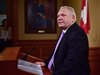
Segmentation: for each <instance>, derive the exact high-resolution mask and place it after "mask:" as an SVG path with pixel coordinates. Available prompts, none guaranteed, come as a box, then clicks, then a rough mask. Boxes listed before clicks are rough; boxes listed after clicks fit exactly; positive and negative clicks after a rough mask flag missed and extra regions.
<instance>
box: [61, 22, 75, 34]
mask: <svg viewBox="0 0 100 75" xmlns="http://www.w3.org/2000/svg"><path fill="white" fill-rule="evenodd" d="M73 24H74V23H73ZM73 24H72V25H73ZM72 25H71V26H72ZM71 26H69V27H68V28H67V29H66V30H62V31H63V32H64V33H66V31H67V30H68V29H69V28H70V27H71Z"/></svg>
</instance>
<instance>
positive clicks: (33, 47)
mask: <svg viewBox="0 0 100 75" xmlns="http://www.w3.org/2000/svg"><path fill="white" fill-rule="evenodd" d="M35 48H36V47H33V49H32V50H31V51H28V52H27V53H26V55H25V57H24V58H23V59H22V60H25V61H27V60H26V58H27V55H28V53H30V52H32V51H33V50H34V49H35Z"/></svg>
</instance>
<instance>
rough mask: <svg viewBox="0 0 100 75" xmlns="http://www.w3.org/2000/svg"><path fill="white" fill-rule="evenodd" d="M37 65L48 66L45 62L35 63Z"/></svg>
mask: <svg viewBox="0 0 100 75" xmlns="http://www.w3.org/2000/svg"><path fill="white" fill-rule="evenodd" d="M35 64H36V65H41V66H46V65H45V63H44V62H35Z"/></svg>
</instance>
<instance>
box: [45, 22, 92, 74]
mask: <svg viewBox="0 0 100 75" xmlns="http://www.w3.org/2000/svg"><path fill="white" fill-rule="evenodd" d="M58 39H59V38H58ZM54 49H55V48H54ZM53 52H54V50H53ZM53 52H52V54H51V56H50V57H49V58H48V59H47V60H46V61H44V62H45V64H46V65H48V63H49V61H50V59H51V57H52V55H53ZM88 54H89V46H88V38H87V35H86V34H85V32H84V30H83V29H81V28H80V27H79V26H78V25H77V23H76V22H75V23H74V24H73V25H71V26H70V27H69V29H68V30H67V32H66V33H65V34H64V36H63V37H62V40H61V42H60V45H59V47H58V49H57V51H56V54H55V57H54V73H53V74H52V75H90V66H89V61H88Z"/></svg>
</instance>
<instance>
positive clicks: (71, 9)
mask: <svg viewBox="0 0 100 75" xmlns="http://www.w3.org/2000/svg"><path fill="white" fill-rule="evenodd" d="M63 8H66V9H68V10H69V14H71V15H74V16H75V20H76V19H77V18H76V13H75V10H74V8H72V7H70V6H61V7H60V9H63ZM60 9H59V10H60Z"/></svg>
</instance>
